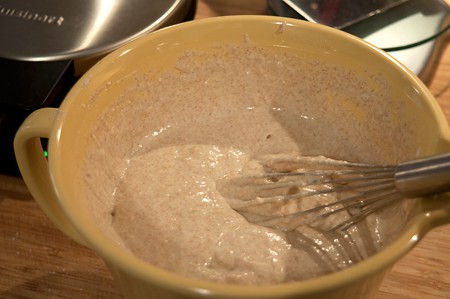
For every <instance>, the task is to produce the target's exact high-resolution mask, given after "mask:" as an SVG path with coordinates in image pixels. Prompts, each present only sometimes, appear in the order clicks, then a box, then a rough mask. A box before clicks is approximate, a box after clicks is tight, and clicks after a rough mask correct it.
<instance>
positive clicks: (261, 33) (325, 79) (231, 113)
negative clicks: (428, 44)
mask: <svg viewBox="0 0 450 299" xmlns="http://www.w3.org/2000/svg"><path fill="white" fill-rule="evenodd" d="M280 26H281V27H282V26H284V25H283V24H281V25H280V24H264V25H263V26H262V27H263V28H262V29H261V27H258V26H255V25H254V24H232V25H230V26H223V25H222V26H216V27H214V26H211V27H209V28H206V29H202V30H204V31H205V32H204V33H205V34H204V35H203V36H202V35H201V34H199V32H198V31H196V30H195V28H191V30H189V28H187V29H186V30H185V31H184V32H178V31H173V32H172V35H169V32H167V35H165V33H166V32H160V33H158V34H156V35H155V36H154V38H153V39H151V38H149V39H144V40H141V41H138V42H137V43H136V44H133V45H134V46H135V45H138V46H139V47H137V48H133V49H132V50H131V51H129V52H127V53H125V52H126V51H124V53H114V54H113V55H111V56H110V57H108V58H107V59H105V60H103V61H102V62H101V63H100V65H98V66H97V67H96V68H94V69H93V70H92V71H91V72H89V73H88V74H87V75H86V76H85V77H83V78H82V79H81V80H80V82H79V83H78V85H77V87H76V88H75V90H74V91H72V92H71V94H70V95H69V98H70V97H71V98H72V99H70V100H71V101H70V103H68V104H67V105H65V106H63V107H62V110H64V109H68V108H70V109H71V110H73V111H72V115H73V114H75V113H74V112H75V111H77V112H78V113H80V115H83V121H82V122H80V121H79V120H78V119H75V118H74V117H72V118H71V116H70V115H67V118H68V121H67V124H66V128H65V129H66V130H67V131H70V130H74V129H73V128H75V127H76V128H77V129H76V130H75V132H77V134H75V135H73V134H72V135H70V136H69V135H68V134H67V135H66V136H65V135H64V130H63V131H62V135H61V136H62V139H64V141H65V145H64V147H65V148H66V149H67V150H66V151H65V154H66V155H73V154H74V153H76V154H77V155H80V156H82V157H85V158H84V161H83V163H82V164H81V165H80V163H79V162H78V163H73V165H69V167H67V169H66V170H64V171H66V172H67V174H69V173H70V174H71V175H73V174H74V173H76V174H78V175H77V176H78V180H76V182H75V183H74V184H73V185H72V186H71V187H70V188H71V189H72V192H73V193H74V194H80V193H82V194H83V195H84V196H83V198H84V201H80V203H81V205H82V206H83V205H84V208H85V209H87V210H88V211H89V212H90V213H92V215H93V216H94V218H95V222H97V223H100V226H101V228H102V230H103V231H104V232H105V233H107V235H109V236H110V237H111V238H113V239H115V240H116V241H117V242H120V238H119V237H118V236H117V235H116V234H115V232H114V230H113V229H112V228H111V225H110V221H111V214H113V213H114V191H115V188H116V185H117V182H118V181H119V180H120V177H121V176H122V175H123V173H124V171H125V170H126V167H127V159H128V158H129V157H130V155H135V154H139V152H142V151H146V150H151V149H152V148H154V147H155V146H163V145H167V144H183V143H208V144H217V145H232V146H235V147H238V148H239V147H241V148H243V150H250V151H252V152H253V153H255V155H256V154H260V153H276V152H279V151H281V150H286V149H288V150H298V151H300V152H302V153H304V154H308V155H318V154H321V155H325V156H329V157H333V158H339V159H346V160H354V161H362V162H368V163H398V162H400V161H404V160H407V159H411V158H414V157H416V156H423V155H428V154H432V153H434V152H435V151H436V147H437V145H438V144H439V142H440V138H441V137H440V135H439V132H440V128H439V124H438V122H437V121H436V119H435V117H434V115H433V112H432V111H433V109H432V108H431V106H430V104H429V103H428V102H427V101H426V100H424V98H425V97H426V96H427V95H425V94H424V93H423V91H422V90H420V89H418V88H417V86H414V85H413V83H412V81H411V78H410V77H409V76H407V75H405V74H404V73H403V71H402V70H401V69H400V68H399V67H393V66H392V64H391V63H390V62H388V59H386V58H385V57H383V56H382V55H380V54H378V53H375V51H374V50H373V49H369V48H368V47H367V46H365V45H361V44H356V43H355V41H352V40H351V39H348V38H343V37H342V36H340V35H336V34H332V33H331V31H321V30H318V31H315V30H316V29H311V31H309V30H306V29H305V28H300V27H298V28H297V27H296V26H285V27H284V29H280V28H281V27H280ZM222 33H223V34H222ZM198 36H202V38H201V40H200V38H199V37H198ZM218 36H220V41H218V40H217V37H218ZM222 39H223V41H222ZM175 41H176V42H175ZM219 42H220V43H225V44H230V43H231V44H233V45H234V46H231V47H218V45H219ZM235 45H238V46H235ZM255 46H256V47H257V48H259V47H263V48H267V49H269V48H270V49H269V50H267V51H270V52H271V53H272V54H271V55H272V56H271V57H272V59H266V60H264V59H261V57H260V58H258V57H255V55H254V53H255V51H256V52H258V51H259V50H257V49H255V48H254V47H255ZM187 51H188V52H187ZM286 52H288V53H295V55H296V56H297V58H298V59H297V62H293V63H292V64H290V65H282V66H280V64H279V63H277V59H278V58H280V57H282V56H283V55H285V54H284V53H286ZM207 53H213V54H211V55H212V56H209V54H207ZM205 55H206V56H205ZM237 55H239V56H237ZM245 55H247V56H245ZM180 57H181V58H180ZM208 57H213V58H212V59H210V58H208ZM236 57H239V60H237V59H236ZM267 57H269V56H266V58H267ZM218 58H219V60H220V61H221V63H224V65H225V64H231V65H234V66H233V68H232V69H230V70H232V71H234V72H236V74H235V76H234V77H231V76H229V75H230V73H228V74H227V78H226V79H225V80H224V79H223V78H222V79H221V76H222V74H221V73H220V67H219V68H218V69H217V70H215V72H214V70H210V72H209V73H208V72H206V71H203V72H200V71H201V70H202V68H206V67H210V66H211V65H212V64H211V61H212V60H217V59H218ZM180 59H181V60H180ZM252 59H253V60H252ZM196 61H201V63H198V62H196ZM250 62H251V63H250ZM240 65H241V66H244V65H245V66H246V67H248V66H250V65H252V66H253V67H252V68H251V69H250V71H251V72H253V74H255V76H254V77H253V78H254V83H255V84H254V85H252V84H250V85H246V86H243V84H242V82H244V81H242V78H243V77H246V78H247V79H248V77H247V76H248V71H249V69H246V68H244V67H243V68H239V66H240ZM223 69H226V67H225V68H223ZM218 70H219V71H218ZM230 70H228V72H229V71H230ZM217 71H218V72H217ZM193 74H195V79H193V78H194V77H193V76H192V75H193ZM175 75H176V76H175ZM175 77H176V79H175ZM277 80H279V82H280V84H270V85H269V84H267V82H269V81H272V82H274V81H275V82H276V81H277ZM206 81H208V82H209V83H208V84H209V85H208V88H206V87H205V82H206ZM283 81H284V83H283V84H281V82H283ZM245 82H246V81H245ZM224 86H225V88H224ZM224 91H225V92H226V96H224ZM255 94H256V95H257V96H256V97H255ZM293 98H297V99H298V100H296V101H292V100H289V101H287V100H286V99H293ZM262 99H264V101H263V100H262ZM262 101H263V102H262ZM230 102H232V103H233V105H230ZM308 103H314V105H309V104H308ZM249 107H255V109H253V112H258V113H260V114H258V113H254V115H251V114H249V113H248V112H249ZM250 110H252V109H250ZM261 115H266V116H267V115H270V117H271V118H273V119H274V120H275V121H276V123H277V125H276V126H275V127H273V126H266V124H265V123H261V122H259V121H258V118H259V117H260V116H261ZM252 117H254V119H253V122H252V123H253V126H252V127H250V128H249V127H248V123H249V119H250V120H251V118H252ZM243 120H245V121H243ZM70 127H73V128H72V129H70ZM246 132H252V133H246ZM254 132H260V133H258V134H254ZM149 135H155V136H156V135H158V136H159V137H158V139H157V140H158V142H156V143H155V142H154V140H155V139H151V138H148V136H149ZM268 135H270V136H272V137H271V138H267V136H268ZM277 136H279V138H276V137H277ZM280 140H290V141H288V142H280ZM61 158H62V159H64V160H69V159H70V158H69V157H67V156H66V157H63V156H62V157H61ZM80 203H74V204H75V205H80Z"/></svg>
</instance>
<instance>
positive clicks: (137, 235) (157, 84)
mask: <svg viewBox="0 0 450 299" xmlns="http://www.w3.org/2000/svg"><path fill="white" fill-rule="evenodd" d="M368 78H370V80H368ZM367 82H372V83H367ZM135 83H136V84H135V85H134V86H132V87H130V90H128V91H127V92H126V93H124V95H123V96H122V97H121V98H120V99H118V100H119V101H122V102H126V101H130V99H132V100H133V101H134V102H133V103H134V104H133V105H132V106H126V107H125V106H124V110H123V111H122V112H121V114H120V115H118V116H117V117H118V118H119V119H123V121H122V126H120V125H119V126H118V127H114V128H112V129H111V130H115V131H117V130H122V131H123V134H122V135H120V136H121V138H122V139H121V140H120V141H119V142H120V143H121V144H128V145H129V147H128V150H127V151H126V154H124V158H125V159H124V161H125V162H124V163H121V164H117V165H116V164H114V165H110V167H114V166H115V167H116V168H117V169H118V168H120V170H117V173H120V174H121V175H120V178H119V179H118V180H117V181H116V185H115V187H114V192H113V197H112V202H113V207H112V208H111V210H110V213H109V214H108V217H109V220H108V221H110V223H111V225H112V227H113V229H114V231H115V233H117V236H119V238H120V240H119V242H120V243H121V244H122V245H123V246H124V247H126V248H127V249H128V250H129V251H130V252H132V253H133V254H135V255H136V256H138V257H140V258H142V259H143V260H144V261H146V262H149V263H152V264H154V265H156V266H158V267H161V268H163V269H166V270H168V271H173V272H176V273H179V274H181V275H184V276H187V277H191V278H198V279H203V280H210V281H216V282H224V283H236V284H262V285H264V284H276V283H285V282H290V281H296V280H302V279H307V278H311V277H315V276H319V275H323V274H326V273H330V272H334V271H339V270H341V269H344V268H346V267H349V266H351V265H353V264H355V263H357V262H359V261H361V260H362V259H364V258H367V257H368V256H370V255H372V254H374V253H376V252H377V251H379V250H380V249H382V248H383V247H384V246H385V245H386V244H388V243H389V242H390V241H391V240H392V239H393V238H395V236H396V234H398V233H399V232H400V230H401V228H402V227H403V225H404V223H405V221H406V217H407V209H399V208H395V209H386V210H385V211H382V212H380V213H378V214H376V215H372V216H371V217H369V218H368V219H367V221H365V222H363V223H361V224H360V225H359V226H358V227H353V228H351V229H349V230H348V232H347V233H339V232H335V233H330V234H328V233H324V231H323V230H322V229H321V228H320V227H315V226H302V227H300V228H299V229H297V230H295V231H292V232H283V231H279V230H274V229H271V228H266V227H262V226H258V225H254V224H251V223H249V222H247V221H246V220H245V218H244V217H242V216H241V215H240V214H239V213H237V212H236V211H234V210H233V209H232V208H231V207H230V205H229V204H228V201H227V199H226V198H224V197H223V196H222V194H221V193H220V192H219V191H218V190H217V185H216V182H217V181H219V180H221V179H223V178H226V177H228V176H235V175H241V174H246V173H252V172H258V171H261V169H260V165H259V164H258V163H257V162H255V161H257V157H258V156H260V155H264V154H277V153H282V152H286V151H295V152H299V153H303V154H306V155H311V154H313V155H318V154H321V155H325V156H329V157H333V158H337V159H344V160H352V161H355V162H366V163H395V162H398V160H399V159H401V158H406V157H408V156H410V157H411V156H412V155H414V153H415V152H416V151H414V153H411V152H410V149H411V148H413V145H414V138H412V137H411V136H414V128H411V126H410V124H411V122H408V124H407V122H406V121H405V123H403V122H402V121H401V118H397V117H396V115H398V116H400V115H401V113H402V110H401V109H402V108H401V106H402V105H401V103H397V104H396V102H394V101H391V100H390V97H392V95H390V94H389V88H387V87H386V86H387V84H386V83H385V82H384V81H383V77H382V76H381V74H376V73H375V74H372V73H370V71H367V70H348V69H347V68H346V67H345V66H343V65H336V64H329V63H326V62H319V61H317V60H315V59H314V58H313V57H312V56H311V57H310V56H309V55H308V54H305V55H298V54H292V53H289V51H284V50H283V49H280V51H275V50H266V49H262V48H257V47H254V46H252V45H251V43H250V44H249V41H247V44H244V45H229V46H217V47H215V48H212V49H206V50H205V49H199V50H196V51H192V52H188V53H185V55H184V56H182V57H180V58H179V60H178V62H177V63H176V64H175V65H174V66H173V68H172V69H171V70H168V71H164V72H161V73H158V72H156V73H154V72H149V74H148V75H146V76H140V77H136V79H135ZM380 98H384V101H382V102H387V103H390V105H391V106H390V108H389V109H390V111H391V113H392V114H391V115H386V113H385V111H386V107H382V106H380V105H379V104H378V103H377V101H376V100H377V99H380ZM116 113H117V112H116ZM125 115H126V117H125ZM107 117H110V116H107ZM107 117H106V116H105V119H106V118H107ZM134 120H136V121H134ZM115 123H117V122H115ZM105 124H107V120H104V122H103V123H101V124H100V126H102V125H105ZM393 128H395V129H393ZM367 132H370V136H368V135H367ZM96 138H98V137H96ZM399 140H400V141H401V142H400V144H401V145H400V146H398V144H399ZM400 205H402V203H400ZM335 220H336V221H339V219H335Z"/></svg>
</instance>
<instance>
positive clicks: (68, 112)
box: [14, 16, 450, 299]
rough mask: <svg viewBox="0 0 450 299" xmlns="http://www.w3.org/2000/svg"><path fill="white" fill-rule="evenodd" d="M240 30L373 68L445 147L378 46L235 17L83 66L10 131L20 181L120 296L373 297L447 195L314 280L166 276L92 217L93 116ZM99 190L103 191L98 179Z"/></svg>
mask: <svg viewBox="0 0 450 299" xmlns="http://www.w3.org/2000/svg"><path fill="white" fill-rule="evenodd" d="M244 37H245V38H248V39H249V40H251V42H252V43H253V44H254V45H256V46H258V47H268V48H278V49H280V48H282V49H286V51H291V52H297V53H308V55H310V56H311V55H312V56H314V57H316V58H317V59H318V60H321V61H330V62H339V63H340V64H341V65H342V64H343V65H346V66H348V67H349V68H350V69H352V68H355V67H357V68H358V69H359V70H363V69H365V68H371V69H375V70H376V71H377V72H378V73H380V74H382V75H383V77H384V78H385V79H386V81H387V82H388V84H389V88H390V89H391V90H392V93H393V95H394V100H395V99H402V100H404V102H405V104H404V116H405V118H407V119H413V120H414V121H415V122H417V123H419V124H420V127H419V129H418V131H417V136H416V137H417V138H416V139H417V146H418V147H420V149H421V154H423V155H431V154H437V153H442V152H448V151H450V132H449V129H448V126H447V123H446V120H445V118H444V116H443V114H442V112H441V111H440V109H439V107H438V105H437V103H436V102H435V100H434V99H433V97H432V95H431V94H430V92H429V91H428V90H427V88H426V87H425V86H424V85H423V84H422V83H421V81H420V80H419V79H418V78H417V77H416V76H415V75H414V74H412V73H411V72H410V71H409V70H407V69H406V68H405V67H403V66H402V65H401V64H399V63H398V62H397V61H395V60H394V59H392V58H391V57H390V56H389V55H387V54H386V53H384V52H382V51H379V50H378V49H376V48H374V47H372V46H371V45H369V44H367V43H365V42H364V41H362V40H360V39H358V38H356V37H354V36H351V35H348V34H346V33H343V32H341V31H338V30H334V29H331V28H328V27H324V26H321V25H316V24H312V23H307V22H303V21H299V20H293V19H287V18H279V17H271V16H233V17H220V18H211V19H205V20H200V21H192V22H188V23H184V24H180V25H176V26H173V27H169V28H166V29H162V30H160V31H157V32H154V33H151V34H149V35H147V36H145V37H143V38H141V39H139V40H136V41H133V42H131V43H129V44H127V45H125V46H124V47H122V48H120V49H118V50H116V51H115V52H113V53H111V54H110V55H108V56H107V57H105V58H104V59H103V60H101V61H100V62H99V63H98V64H96V65H95V66H94V67H93V68H92V69H90V70H89V71H88V72H87V73H86V74H85V75H84V76H83V77H82V78H81V79H80V80H79V82H78V83H77V84H76V85H75V86H74V87H73V88H72V90H71V91H70V93H69V94H68V95H67V97H66V98H65V100H64V101H63V103H62V105H61V107H60V108H59V109H53V108H45V109H41V110H38V111H35V112H34V113H32V114H31V115H30V116H29V117H28V118H27V120H26V121H25V122H24V124H23V125H22V126H21V128H20V129H19V131H18V132H17V135H16V139H15V144H14V145H15V152H16V156H17V161H18V164H19V167H20V170H21V173H22V175H23V178H24V180H25V182H26V184H27V186H28V187H29V189H30V191H31V193H32V195H33V196H34V198H35V199H36V201H37V202H38V203H39V205H40V207H41V208H42V209H43V210H44V211H45V213H46V214H47V215H48V216H49V217H50V218H51V219H52V221H53V222H54V223H55V225H57V227H58V228H59V229H61V230H62V231H63V232H64V233H66V234H67V235H68V236H69V237H71V238H72V239H74V240H75V241H77V242H79V243H80V244H83V245H85V246H87V247H89V248H91V249H92V250H94V251H95V252H97V253H98V255H99V256H101V257H102V258H103V259H104V260H105V261H106V263H107V264H108V265H109V267H110V269H111V271H112V273H113V275H114V276H115V278H116V280H117V282H118V284H119V285H120V287H121V289H122V291H123V293H124V295H125V296H126V297H127V298H146V299H147V298H158V299H162V298H255V299H256V298H258V299H262V298H316V299H319V298H323V299H337V298H361V299H363V298H364V299H369V298H372V296H373V294H374V293H376V291H377V289H378V287H379V285H380V283H381V281H382V279H383V276H384V274H385V272H386V271H387V270H389V268H390V267H391V266H392V265H393V264H394V263H395V262H396V261H397V260H399V259H400V258H401V257H402V256H403V255H404V254H406V253H407V252H408V251H409V250H410V249H411V248H412V247H413V246H414V245H415V244H417V242H419V240H420V239H421V238H422V237H423V236H424V234H425V233H426V232H427V231H428V230H430V229H431V228H433V227H436V226H438V225H441V224H443V223H447V222H450V201H449V200H448V194H444V195H442V196H437V197H435V198H432V199H427V200H421V201H418V203H417V205H416V207H415V209H414V212H413V215H412V216H411V219H410V221H409V223H408V224H407V226H406V227H405V229H404V231H403V232H402V234H401V235H400V236H399V237H398V239H397V240H395V241H394V242H393V243H392V244H390V245H389V246H388V247H386V248H385V249H384V250H383V251H381V252H379V253H377V254H375V255H374V256H372V257H370V258H368V259H366V260H364V261H362V262H361V263H359V264H357V265H355V266H352V267H350V268H348V269H346V270H343V271H341V272H337V273H333V274H329V275H324V276H321V277H318V278H314V279H309V280H305V281H299V282H295V283H288V284H280V285H272V286H239V285H226V284H219V283H212V282H207V281H198V280H194V279H190V278H186V277H182V276H180V275H177V274H175V273H169V272H167V271H165V270H162V269H159V268H157V267H154V266H152V265H150V264H146V263H144V262H142V261H141V260H140V259H138V258H137V257H135V256H133V255H132V254H130V253H129V252H128V251H126V250H124V249H123V248H122V247H120V246H118V245H117V243H116V242H114V241H113V240H112V239H111V238H110V237H109V236H108V234H107V233H105V231H104V230H103V229H101V228H100V227H99V224H98V222H97V221H96V220H95V218H94V217H93V216H92V211H91V205H90V203H89V202H87V197H86V196H85V194H84V193H83V192H85V191H83V190H84V189H85V188H84V186H83V185H82V184H83V181H84V180H83V178H82V177H81V176H82V168H83V165H84V164H83V161H84V159H85V157H86V151H87V147H88V145H89V142H91V141H90V140H92V137H93V136H92V135H93V134H94V133H92V128H93V126H94V124H95V122H96V120H98V118H99V116H100V115H101V114H102V113H103V112H104V111H106V110H107V109H110V108H111V107H110V106H111V105H112V103H113V102H114V101H113V100H114V99H116V98H117V97H118V95H119V94H121V93H122V92H123V91H124V90H126V88H127V86H128V85H129V83H130V80H132V77H133V76H135V75H136V74H139V72H141V71H142V70H143V69H144V68H148V66H151V67H153V68H155V69H164V68H170V67H172V66H173V64H174V62H175V60H176V59H177V57H178V55H180V54H181V53H183V52H185V51H186V50H192V49H201V48H207V47H208V46H211V45H214V44H217V43H221V44H227V43H241V42H242V40H243V39H244ZM368 80H369V79H368ZM174 88H176V86H174ZM186 100H189V99H186ZM155 113H157V112H155ZM386 114H389V111H386ZM122 133H123V132H122ZM94 137H95V136H94ZM104 137H105V136H104ZM40 138H48V140H49V142H48V153H49V156H48V160H47V159H46V158H45V157H44V155H43V150H42V147H41V142H40ZM367 138H370V134H368V137H367ZM99 144H100V146H101V142H100V143H99ZM122 146H123V145H121V144H115V145H108V146H106V145H105V155H106V157H107V158H105V159H117V161H120V158H121V157H120V156H117V155H116V156H114V155H115V150H117V149H116V148H121V147H122ZM108 155H110V157H109V156H108ZM99 171H103V170H101V169H100V170H99ZM104 171H105V172H108V170H104ZM106 184H109V183H108V182H106ZM97 187H98V189H101V188H105V186H103V185H101V184H99V185H98V186H97ZM92 192H94V193H95V192H96V190H92Z"/></svg>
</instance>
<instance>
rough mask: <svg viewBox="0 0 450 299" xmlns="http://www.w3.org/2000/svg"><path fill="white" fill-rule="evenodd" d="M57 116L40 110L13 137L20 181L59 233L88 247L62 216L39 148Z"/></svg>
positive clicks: (43, 109) (28, 118)
mask: <svg viewBox="0 0 450 299" xmlns="http://www.w3.org/2000/svg"><path fill="white" fill-rule="evenodd" d="M57 115H58V109H56V108H42V109H39V110H36V111H34V112H32V113H31V114H30V115H29V116H28V117H27V118H26V119H25V121H24V122H23V124H22V125H21V126H20V128H19V130H18V131H17V133H16V136H15V138H14V152H15V155H16V160H17V164H18V166H19V169H20V173H21V174H22V178H23V180H24V182H25V184H26V185H27V187H28V189H29V190H30V193H31V195H33V198H34V199H35V200H36V202H37V203H38V205H39V206H40V208H41V209H42V210H43V211H44V213H45V214H46V215H47V216H48V217H49V218H50V220H51V221H53V223H54V224H55V225H56V227H57V228H58V229H59V230H61V231H62V232H63V233H65V234H66V235H67V236H69V237H70V238H72V239H73V240H75V241H76V242H78V243H80V244H82V245H84V246H87V245H86V242H85V241H84V239H83V238H82V237H81V235H80V234H79V233H78V232H77V231H76V230H75V229H74V228H73V226H72V224H71V223H70V222H69V221H68V219H67V218H66V217H65V215H64V211H63V209H62V208H61V205H60V203H59V199H58V197H57V196H56V194H55V191H54V189H53V184H52V180H51V177H50V172H49V167H48V162H47V159H46V157H45V156H44V150H43V148H42V144H41V138H49V137H50V133H51V131H52V128H53V125H54V122H55V120H56V117H57ZM87 247H88V246H87Z"/></svg>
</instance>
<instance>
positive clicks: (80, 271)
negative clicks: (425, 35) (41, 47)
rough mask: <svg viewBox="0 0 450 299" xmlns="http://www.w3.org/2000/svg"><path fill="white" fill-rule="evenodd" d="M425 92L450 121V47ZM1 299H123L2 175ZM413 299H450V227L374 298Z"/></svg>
mask: <svg viewBox="0 0 450 299" xmlns="http://www.w3.org/2000/svg"><path fill="white" fill-rule="evenodd" d="M447 1H450V0H447ZM265 12H266V10H265V1H264V0H246V1H241V0H202V1H199V2H198V9H197V14H196V18H204V17H211V16H218V15H227V14H264V13H265ZM428 86H429V88H430V90H431V91H432V93H433V94H434V96H435V98H436V99H437V101H438V102H439V104H440V105H441V107H442V109H443V111H444V113H445V114H446V115H447V119H448V120H450V47H449V46H448V44H447V46H446V47H445V49H444V50H443V53H442V56H441V58H440V60H439V62H438V64H437V66H436V70H435V73H434V76H433V78H432V79H431V80H430V81H429V83H428ZM0 298H8V299H9V298H108V299H114V298H122V296H121V295H120V293H119V290H118V289H117V287H116V285H115V283H114V282H113V279H112V277H111V275H110V273H109V271H108V269H107V268H106V266H105V264H104V263H103V261H102V260H101V259H100V258H99V257H98V256H97V255H96V254H95V253H93V252H92V251H91V250H89V249H86V248H84V247H82V246H80V245H78V244H76V243H75V242H73V241H71V240H70V239H68V238H67V237H65V236H64V235H63V234H62V233H61V232H59V231H58V230H57V229H56V228H55V227H54V226H53V224H52V223H51V222H50V221H49V220H48V218H47V217H46V216H45V215H44V214H43V212H42V211H41V210H40V209H39V207H38V206H37V204H36V203H35V202H34V201H33V200H32V198H31V196H30V195H29V193H28V191H27V189H26V187H25V186H24V184H23V182H22V180H21V179H18V178H13V177H7V176H1V175H0ZM413 298H414V299H416V298H421V299H444V298H450V225H445V226H442V227H440V228H436V229H434V230H433V231H431V232H430V233H429V234H428V235H427V236H426V237H425V238H424V239H423V240H422V241H421V242H420V243H419V245H418V246H417V247H415V248H414V249H413V250H412V251H411V252H410V253H408V254H407V255H406V256H405V257H404V258H403V259H402V260H400V261H399V262H398V263H397V264H396V265H395V267H394V268H393V269H392V271H391V272H390V273H389V274H388V275H387V277H386V278H385V280H384V282H383V285H382V287H381V289H380V291H379V295H378V296H377V299H413Z"/></svg>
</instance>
